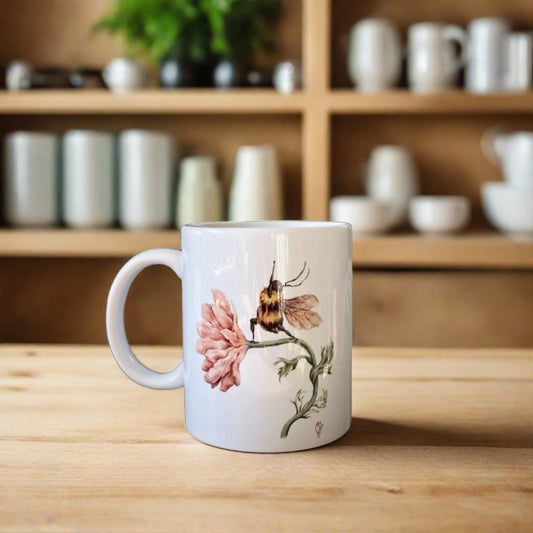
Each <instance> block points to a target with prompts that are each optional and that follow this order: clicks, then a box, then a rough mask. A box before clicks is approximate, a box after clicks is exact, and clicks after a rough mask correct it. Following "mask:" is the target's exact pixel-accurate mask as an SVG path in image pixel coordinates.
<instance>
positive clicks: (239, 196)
mask: <svg viewBox="0 0 533 533" xmlns="http://www.w3.org/2000/svg"><path fill="white" fill-rule="evenodd" d="M281 218H283V190H282V182H281V173H280V169H279V163H278V156H277V151H276V149H275V148H274V147H273V146H271V145H255V146H241V147H240V148H239V150H238V151H237V156H236V160H235V171H234V175H233V181H232V183H231V189H230V194H229V219H230V220H234V221H246V220H279V219H281Z"/></svg>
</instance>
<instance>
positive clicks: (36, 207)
mask: <svg viewBox="0 0 533 533" xmlns="http://www.w3.org/2000/svg"><path fill="white" fill-rule="evenodd" d="M58 176H59V141H58V138H57V137H56V136H55V135H52V134H50V133H38V132H29V131H17V132H13V133H10V134H9V135H8V136H7V137H6V139H5V174H4V201H5V214H6V221H7V222H8V224H10V225H12V226H21V227H24V226H27V227H38V226H54V225H56V224H57V223H58V222H59V209H58V207H59V205H58V204H59V202H58V186H59V180H58Z"/></svg>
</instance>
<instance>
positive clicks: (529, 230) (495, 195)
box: [481, 181, 533, 238]
mask: <svg viewBox="0 0 533 533" xmlns="http://www.w3.org/2000/svg"><path fill="white" fill-rule="evenodd" d="M481 198H482V200H483V209H484V210H485V215H486V217H487V218H488V220H489V222H490V223H491V224H492V225H493V226H494V227H495V228H497V229H498V230H500V231H502V232H504V233H507V234H509V235H511V236H512V237H515V238H524V237H526V238H531V237H533V187H517V186H516V185H512V184H510V183H502V182H496V181H495V182H488V183H483V184H482V185H481Z"/></svg>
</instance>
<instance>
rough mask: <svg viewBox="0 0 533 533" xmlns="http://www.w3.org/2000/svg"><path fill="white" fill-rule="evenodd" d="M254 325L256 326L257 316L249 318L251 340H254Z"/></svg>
mask: <svg viewBox="0 0 533 533" xmlns="http://www.w3.org/2000/svg"><path fill="white" fill-rule="evenodd" d="M255 326H257V318H252V319H251V320H250V329H251V330H252V341H254V340H255V338H254V337H255Z"/></svg>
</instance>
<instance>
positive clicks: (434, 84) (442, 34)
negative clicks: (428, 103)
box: [407, 22, 466, 93]
mask: <svg viewBox="0 0 533 533" xmlns="http://www.w3.org/2000/svg"><path fill="white" fill-rule="evenodd" d="M456 43H457V44H458V45H459V48H460V50H461V51H460V53H459V55H457V54H456V52H455V48H454V45H455V44H456ZM465 50H466V33H465V31H464V30H463V29H462V28H460V27H459V26H454V25H444V24H437V23H433V22H422V23H419V24H413V25H412V26H410V27H409V32H408V55H407V77H408V81H409V87H410V89H411V90H412V91H413V92H417V93H432V92H438V91H442V90H446V89H449V88H451V87H453V86H454V84H455V83H456V82H457V75H458V73H459V69H460V68H461V67H462V66H463V64H464V62H465Z"/></svg>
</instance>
